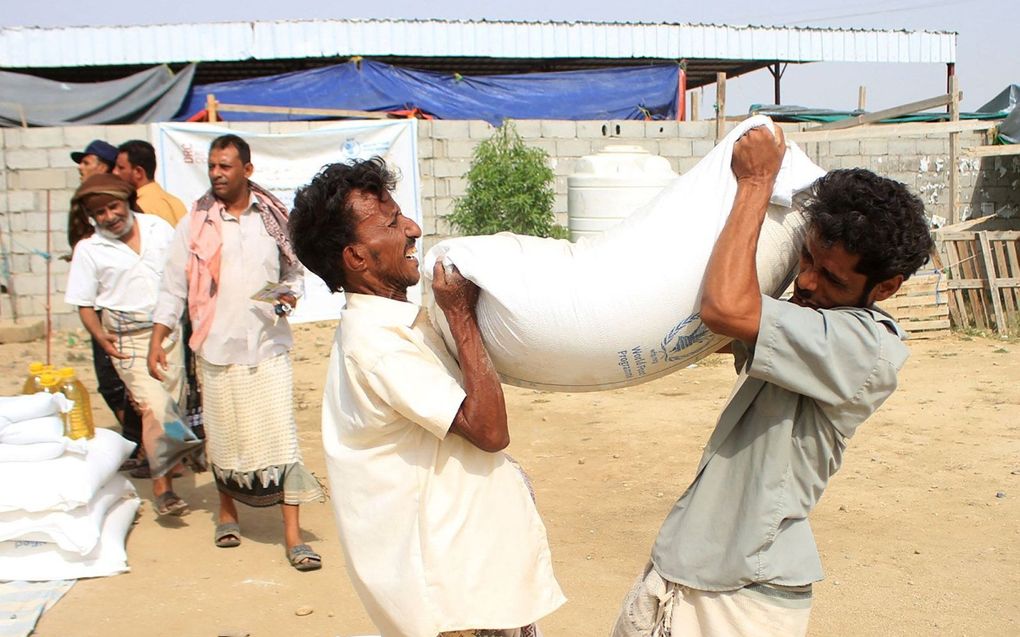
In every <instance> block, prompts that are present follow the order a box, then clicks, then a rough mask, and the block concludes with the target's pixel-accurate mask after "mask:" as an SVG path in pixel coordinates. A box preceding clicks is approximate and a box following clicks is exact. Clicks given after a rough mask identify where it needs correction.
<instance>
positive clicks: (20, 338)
mask: <svg viewBox="0 0 1020 637" xmlns="http://www.w3.org/2000/svg"><path fill="white" fill-rule="evenodd" d="M44 336H46V323H45V322H44V321H39V320H35V321H31V320H24V319H22V320H20V321H19V322H18V323H13V322H10V321H2V322H0V343H28V342H31V341H36V340H39V339H41V338H43V337H44Z"/></svg>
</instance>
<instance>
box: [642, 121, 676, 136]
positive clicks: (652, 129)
mask: <svg viewBox="0 0 1020 637" xmlns="http://www.w3.org/2000/svg"><path fill="white" fill-rule="evenodd" d="M677 130H678V122H676V121H675V120H671V121H666V120H660V121H657V122H645V137H653V138H655V137H659V138H661V137H676V133H677Z"/></svg>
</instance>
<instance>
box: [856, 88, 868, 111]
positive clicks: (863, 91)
mask: <svg viewBox="0 0 1020 637" xmlns="http://www.w3.org/2000/svg"><path fill="white" fill-rule="evenodd" d="M867 106H868V87H867V86H858V87H857V110H859V111H861V112H863V111H864V109H865V108H867Z"/></svg>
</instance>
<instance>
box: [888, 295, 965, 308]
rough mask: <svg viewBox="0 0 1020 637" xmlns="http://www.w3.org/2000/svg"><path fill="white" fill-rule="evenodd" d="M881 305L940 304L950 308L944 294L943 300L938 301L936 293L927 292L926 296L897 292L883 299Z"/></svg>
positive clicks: (915, 305)
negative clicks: (903, 294) (906, 294)
mask: <svg viewBox="0 0 1020 637" xmlns="http://www.w3.org/2000/svg"><path fill="white" fill-rule="evenodd" d="M879 305H881V306H882V307H884V308H900V307H919V306H925V305H938V306H940V307H941V306H945V307H947V308H948V303H947V302H946V300H945V297H944V296H943V300H942V301H937V300H936V298H935V295H934V294H926V295H924V296H901V295H899V294H897V295H896V296H892V297H889V298H888V299H886V300H884V301H882V302H881V303H879Z"/></svg>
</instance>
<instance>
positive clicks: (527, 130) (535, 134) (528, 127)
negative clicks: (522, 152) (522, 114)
mask: <svg viewBox="0 0 1020 637" xmlns="http://www.w3.org/2000/svg"><path fill="white" fill-rule="evenodd" d="M511 121H512V122H513V125H514V128H516V129H517V134H518V135H520V136H521V137H523V138H524V139H528V140H531V139H538V138H539V137H541V136H542V120H538V119H515V120H511Z"/></svg>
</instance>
